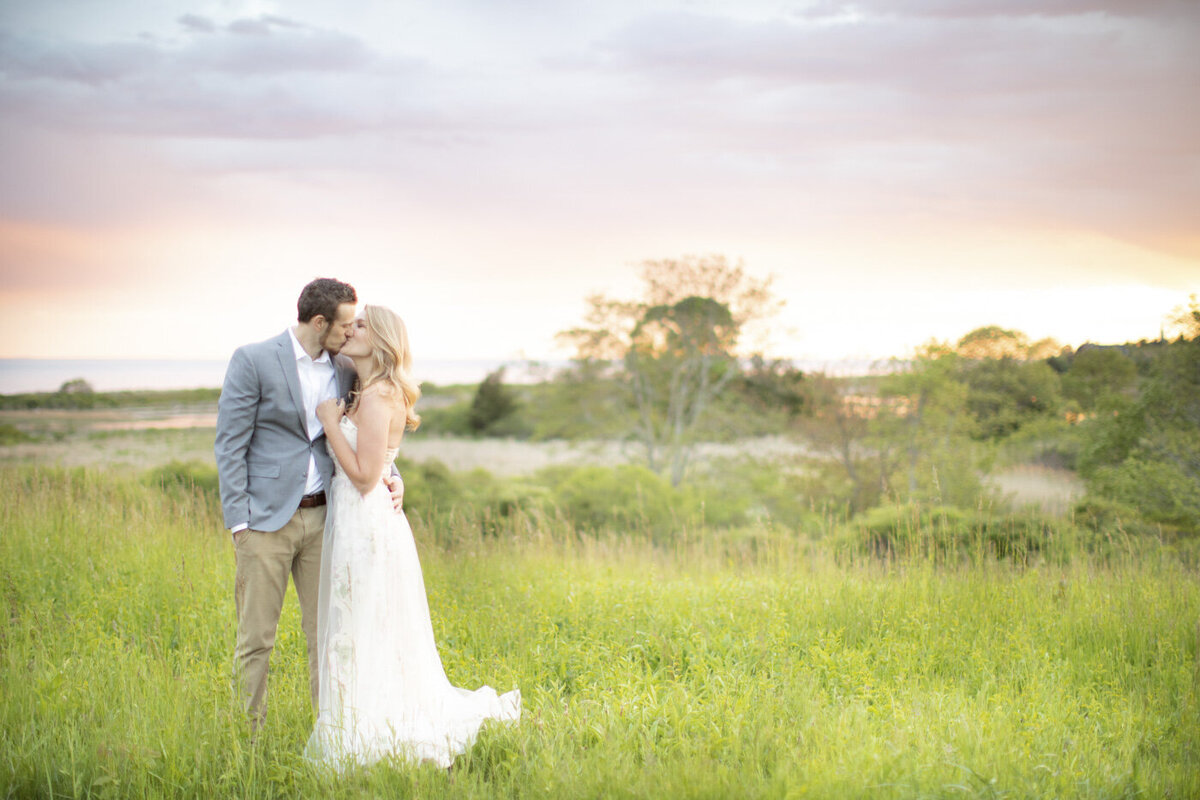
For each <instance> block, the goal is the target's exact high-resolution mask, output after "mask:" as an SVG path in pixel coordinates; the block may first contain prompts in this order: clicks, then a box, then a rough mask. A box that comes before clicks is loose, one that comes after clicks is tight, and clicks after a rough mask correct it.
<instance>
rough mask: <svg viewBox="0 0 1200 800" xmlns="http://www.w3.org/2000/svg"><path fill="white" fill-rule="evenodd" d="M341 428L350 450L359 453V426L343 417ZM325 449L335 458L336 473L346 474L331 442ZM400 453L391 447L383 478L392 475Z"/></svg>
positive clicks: (386, 458) (385, 458)
mask: <svg viewBox="0 0 1200 800" xmlns="http://www.w3.org/2000/svg"><path fill="white" fill-rule="evenodd" d="M338 425H340V426H341V429H342V434H343V435H344V436H345V437H346V441H348V442H350V448H351V449H352V450H354V452H356V453H357V452H358V426H357V425H355V424H354V420H352V419H350V418H349V417H347V416H343V417H342V419H341V421H340V422H339V423H338ZM325 447H326V448H328V450H329V455H330V457H331V458H333V464H334V470H335V471H336V472H344V471H343V470H342V465H341V464H339V463H338V461H337V457H336V456H335V455H334V454H333V448H332V447H330V446H329V442H326V443H325ZM399 453H400V448H399V447H389V448H388V449H387V452H386V455H385V457H384V460H383V473H382V477H385V478H386V477H387V476H388V475H391V474H392V462H393V461H395V460H396V456H397V455H398V454H399Z"/></svg>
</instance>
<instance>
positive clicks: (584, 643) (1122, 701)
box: [0, 468, 1200, 798]
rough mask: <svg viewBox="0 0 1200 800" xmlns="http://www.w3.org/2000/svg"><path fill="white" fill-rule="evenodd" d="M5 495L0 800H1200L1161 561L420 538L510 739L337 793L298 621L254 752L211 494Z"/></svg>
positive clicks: (89, 482)
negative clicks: (319, 752)
mask: <svg viewBox="0 0 1200 800" xmlns="http://www.w3.org/2000/svg"><path fill="white" fill-rule="evenodd" d="M0 477H2V478H3V480H0V520H2V522H3V531H2V534H0V576H2V577H0V586H2V587H3V588H2V591H3V598H4V611H5V613H4V615H3V616H2V617H0V670H2V673H0V703H2V706H0V736H2V739H0V790H4V795H3V796H12V797H37V796H45V797H50V796H60V797H61V796H95V797H130V796H134V797H141V796H151V797H153V796H172V797H175V796H200V797H214V796H237V797H298V796H299V797H310V796H312V797H318V796H320V797H327V796H328V797H376V796H389V797H422V798H425V797H509V796H512V797H572V798H574V797H599V796H603V797H780V798H784V797H847V796H869V797H882V798H892V797H924V796H934V797H942V796H945V797H963V796H966V797H974V796H978V797H1031V798H1032V797H1134V796H1145V797H1195V796H1200V771H1198V770H1197V766H1198V765H1200V705H1198V701H1197V691H1196V690H1197V686H1198V669H1200V666H1198V661H1197V653H1198V651H1197V620H1198V619H1200V584H1198V582H1197V574H1196V573H1195V572H1194V571H1193V570H1191V569H1189V568H1187V567H1185V566H1183V565H1182V564H1181V563H1180V561H1179V560H1178V558H1177V557H1176V556H1175V555H1174V553H1173V551H1172V550H1170V549H1168V548H1167V547H1166V546H1157V547H1155V546H1146V547H1142V548H1139V549H1138V550H1137V551H1133V550H1128V551H1123V552H1125V555H1121V554H1120V553H1118V554H1117V555H1113V554H1108V555H1106V556H1105V557H1104V558H1103V559H1098V558H1094V557H1092V556H1091V555H1089V554H1088V552H1087V551H1086V550H1083V549H1080V550H1079V551H1078V552H1077V553H1075V554H1074V555H1073V557H1070V558H1065V559H1059V560H1056V561H1039V560H1025V561H1021V562H1017V561H1015V560H1013V559H995V558H993V559H973V560H967V561H952V560H938V559H935V558H932V557H922V556H921V555H920V553H921V552H923V551H922V550H921V549H920V548H914V549H913V550H912V552H911V553H910V554H909V555H907V556H904V557H897V556H895V555H894V554H893V555H892V556H891V557H889V558H887V559H884V560H880V559H879V558H877V557H874V556H872V555H870V554H869V553H859V552H857V551H855V553H854V554H852V555H851V556H849V557H847V556H846V555H845V554H840V555H839V554H838V553H837V547H836V546H835V544H834V543H830V542H827V541H826V540H825V539H817V540H814V539H812V538H811V537H809V536H807V535H806V533H805V532H796V531H787V530H783V529H777V530H772V529H764V530H762V531H757V532H743V534H744V535H743V537H742V538H741V539H735V538H730V536H729V535H722V536H719V537H718V536H714V535H710V534H708V533H706V532H705V531H703V530H699V531H696V530H693V531H688V532H686V534H685V535H681V537H680V538H679V539H677V540H676V541H675V542H674V543H673V544H671V545H662V544H659V545H654V544H651V543H649V541H648V540H649V537H629V538H613V537H607V538H606V537H601V536H577V535H575V534H574V532H573V531H572V530H570V529H568V528H566V527H565V526H563V525H562V524H561V520H558V521H556V520H555V519H554V518H545V519H539V518H538V517H537V516H536V515H533V516H527V517H520V520H521V521H520V522H519V524H518V522H510V523H507V524H506V525H505V527H504V529H503V530H502V531H499V532H497V531H495V530H493V531H491V532H489V531H487V530H485V529H481V528H480V526H479V525H478V524H477V521H476V520H475V519H474V518H470V519H468V518H466V517H464V518H463V519H464V520H468V521H466V522H464V523H463V525H464V527H463V528H462V529H460V530H456V531H453V532H451V533H449V534H446V533H445V532H435V531H431V530H429V529H428V528H427V527H426V526H424V525H422V524H421V523H420V521H419V520H418V522H417V523H416V526H417V536H418V539H419V545H420V548H421V554H422V559H423V565H424V568H425V578H426V583H427V585H428V587H429V596H430V603H431V608H432V612H433V617H434V626H435V630H436V633H437V637H438V641H439V643H440V646H441V651H442V655H443V660H444V662H445V665H446V669H447V672H448V674H449V676H450V678H451V680H452V681H453V682H454V683H456V684H458V685H462V686H470V687H474V686H477V685H480V684H483V683H487V684H490V685H492V686H494V687H496V688H497V689H499V690H501V691H504V690H507V689H509V688H512V687H520V689H521V690H522V693H523V696H524V706H525V713H524V717H523V719H522V721H521V723H520V724H519V725H517V726H513V727H503V728H499V727H498V728H489V729H486V730H485V731H484V733H483V734H482V736H481V737H480V740H479V742H478V743H477V745H476V747H475V748H474V749H473V750H472V751H471V752H470V753H469V754H467V755H466V756H464V757H463V758H461V759H460V760H459V761H458V762H457V763H456V765H455V766H454V768H453V769H451V770H450V771H448V772H447V771H443V770H438V769H435V768H433V767H430V766H410V765H406V764H403V763H386V764H381V765H377V766H376V767H374V768H371V769H365V770H356V771H353V772H350V773H347V774H344V775H340V776H338V775H333V774H330V773H327V772H323V771H321V770H319V769H316V768H314V767H312V766H310V765H309V764H308V763H306V762H305V761H304V759H303V757H302V755H301V752H302V748H303V745H304V741H305V739H306V738H307V736H308V733H309V726H310V725H311V722H312V714H311V710H310V708H309V706H308V700H307V691H306V686H307V683H306V681H307V676H306V674H305V671H306V664H305V658H304V643H303V639H302V636H301V634H300V628H299V618H298V616H299V615H298V610H297V607H296V604H295V602H294V595H289V600H288V603H287V605H286V606H285V610H284V615H283V619H282V621H281V625H280V636H279V640H278V643H277V646H276V650H275V654H274V657H273V660H272V667H273V672H272V677H271V687H270V716H269V719H268V723H267V726H266V728H265V729H264V731H263V733H262V734H261V735H260V736H259V737H258V739H257V740H256V741H254V742H251V740H250V737H249V734H248V731H247V729H246V727H245V725H244V723H243V720H242V717H241V715H240V713H239V711H238V710H237V708H236V705H235V703H234V700H233V696H232V692H231V688H230V681H229V673H230V666H231V660H230V654H231V651H232V648H233V640H234V614H233V601H232V583H233V554H232V548H231V545H230V543H229V540H228V534H227V533H226V532H225V531H224V530H222V528H221V523H220V520H219V516H218V513H217V509H216V507H215V503H214V502H213V499H212V496H211V493H207V492H205V491H203V490H189V489H188V488H187V487H186V486H184V487H181V486H179V485H168V486H165V487H160V486H158V485H156V484H155V483H154V482H152V481H151V482H146V481H138V480H134V479H131V478H123V477H119V476H110V475H106V474H104V473H102V472H100V471H83V470H77V471H64V470H53V469H33V468H22V469H12V468H7V469H3V470H0ZM441 522H442V523H443V524H453V519H451V518H447V519H443V520H441ZM918 524H919V523H918ZM435 533H437V535H435ZM435 541H437V542H441V544H439V545H434V544H433V542H435ZM747 541H750V542H753V545H747V544H746V542H747ZM1151 544H1153V543H1151Z"/></svg>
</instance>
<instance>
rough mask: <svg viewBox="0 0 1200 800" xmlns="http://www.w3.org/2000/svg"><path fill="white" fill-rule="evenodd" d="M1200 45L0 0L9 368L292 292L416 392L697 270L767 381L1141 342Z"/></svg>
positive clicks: (1174, 221)
mask: <svg viewBox="0 0 1200 800" xmlns="http://www.w3.org/2000/svg"><path fill="white" fill-rule="evenodd" d="M1198 44H1200V3H1197V2H1195V0H861V1H860V2H843V1H842V0H792V1H791V2H788V1H786V0H736V2H717V1H716V0H635V1H632V2H626V1H625V0H606V1H605V2H601V3H596V2H576V1H575V0H508V2H495V0H489V1H484V0H438V1H437V2H433V1H432V0H427V1H425V2H409V1H407V0H355V2H353V3H346V2H340V1H339V2H334V1H333V0H287V2H273V1H272V0H156V1H155V2H154V3H146V2H141V1H140V0H56V2H54V3H46V2H42V0H2V2H0V314H3V316H4V317H5V318H6V319H7V320H8V321H9V325H8V329H9V335H8V336H6V337H4V338H3V339H0V358H16V357H32V358H180V359H223V358H226V357H228V355H229V354H230V353H231V352H232V350H233V349H234V348H235V347H237V346H238V345H240V344H243V343H246V342H250V341H257V340H261V339H265V338H267V337H269V336H272V335H275V334H277V333H278V332H280V331H281V330H283V328H284V327H286V326H287V325H288V324H289V323H290V322H292V321H293V320H294V316H295V302H296V298H297V296H298V294H299V291H300V288H301V287H302V286H303V285H304V284H305V283H307V282H308V281H309V280H310V279H312V278H314V277H336V278H339V279H341V280H344V281H347V282H349V283H351V284H353V285H354V286H355V287H356V288H357V289H358V293H359V296H360V299H361V300H363V301H366V302H374V303H379V304H382V305H386V306H389V307H391V308H393V309H394V310H395V311H397V312H398V313H399V314H400V315H401V316H402V317H404V318H405V320H406V322H407V324H408V327H409V331H410V335H411V339H412V342H413V348H414V353H415V356H416V359H417V366H418V370H419V365H420V361H421V359H422V358H427V359H453V358H487V359H518V358H537V359H541V358H558V357H563V356H566V355H569V353H567V352H566V351H564V350H561V349H559V346H558V345H557V344H556V342H555V338H554V334H555V333H556V332H557V331H560V330H563V329H566V328H569V327H572V326H575V325H577V324H579V323H580V322H581V321H582V318H583V315H584V312H585V310H586V309H585V298H586V297H587V296H588V295H591V294H596V293H603V294H607V295H610V296H613V297H621V298H635V297H637V296H638V294H639V291H640V284H639V280H638V267H639V264H641V263H642V262H644V261H646V260H650V259H654V260H658V259H671V258H681V257H685V256H707V255H713V254H720V255H723V256H725V257H727V258H728V259H729V260H730V261H732V262H737V261H741V262H742V263H743V264H744V266H745V269H746V271H747V272H748V273H750V274H752V275H755V276H758V277H766V276H774V283H773V289H774V292H775V295H776V296H777V297H778V298H779V299H781V300H783V301H784V303H785V305H784V306H783V308H782V310H781V311H780V312H779V313H778V314H777V316H776V317H775V318H774V320H773V321H772V324H771V327H770V331H771V335H770V338H769V339H768V340H767V342H766V343H765V344H766V346H767V349H768V352H769V353H770V354H772V355H775V356H777V357H791V358H798V359H807V360H809V361H813V360H817V361H820V360H828V361H830V362H833V361H836V360H839V359H846V358H886V357H888V356H901V357H902V356H904V355H906V354H908V353H910V352H911V351H912V349H913V348H914V347H917V346H919V345H920V344H922V343H924V342H926V341H928V340H929V339H931V338H936V339H940V340H951V341H952V340H956V339H958V338H959V337H960V336H962V335H963V334H965V333H966V332H968V331H969V330H971V329H973V328H976V327H980V326H983V325H991V324H994V325H1000V326H1002V327H1006V328H1013V329H1017V330H1020V331H1022V332H1024V333H1025V334H1027V335H1028V336H1029V337H1030V339H1033V340H1036V339H1041V338H1043V337H1053V338H1055V339H1057V340H1058V341H1060V342H1062V343H1064V344H1069V345H1072V346H1078V345H1079V344H1082V343H1083V342H1085V341H1095V342H1113V343H1115V342H1123V341H1129V340H1137V339H1141V338H1155V337H1157V336H1158V335H1159V332H1160V329H1161V325H1162V323H1163V321H1164V319H1165V318H1166V317H1167V316H1168V315H1169V314H1170V312H1171V311H1172V309H1173V308H1176V307H1179V306H1182V305H1184V304H1185V303H1186V302H1187V300H1188V296H1189V295H1190V294H1192V293H1198V292H1200V135H1198V132H1200V58H1196V57H1195V51H1196V47H1197V45H1198ZM18 333H23V334H25V335H17V334H18Z"/></svg>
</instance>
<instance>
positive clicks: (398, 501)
mask: <svg viewBox="0 0 1200 800" xmlns="http://www.w3.org/2000/svg"><path fill="white" fill-rule="evenodd" d="M383 483H384V485H385V486H387V487H388V491H390V492H391V493H392V510H393V511H395V512H396V513H397V514H399V513H400V512H401V511H403V510H404V481H402V480H400V476H399V475H389V476H387V477H386V478H384V479H383Z"/></svg>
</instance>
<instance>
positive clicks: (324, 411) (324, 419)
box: [317, 398, 346, 428]
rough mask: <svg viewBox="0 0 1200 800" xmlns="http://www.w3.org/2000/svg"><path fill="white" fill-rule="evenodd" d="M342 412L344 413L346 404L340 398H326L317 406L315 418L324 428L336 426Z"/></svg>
mask: <svg viewBox="0 0 1200 800" xmlns="http://www.w3.org/2000/svg"><path fill="white" fill-rule="evenodd" d="M344 413H346V404H345V403H343V402H342V400H341V398H333V399H331V400H326V401H325V402H323V403H321V404H320V405H318V406H317V419H319V420H320V421H321V425H322V426H323V427H325V428H335V427H337V424H338V423H339V422H341V420H342V414H344Z"/></svg>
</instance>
